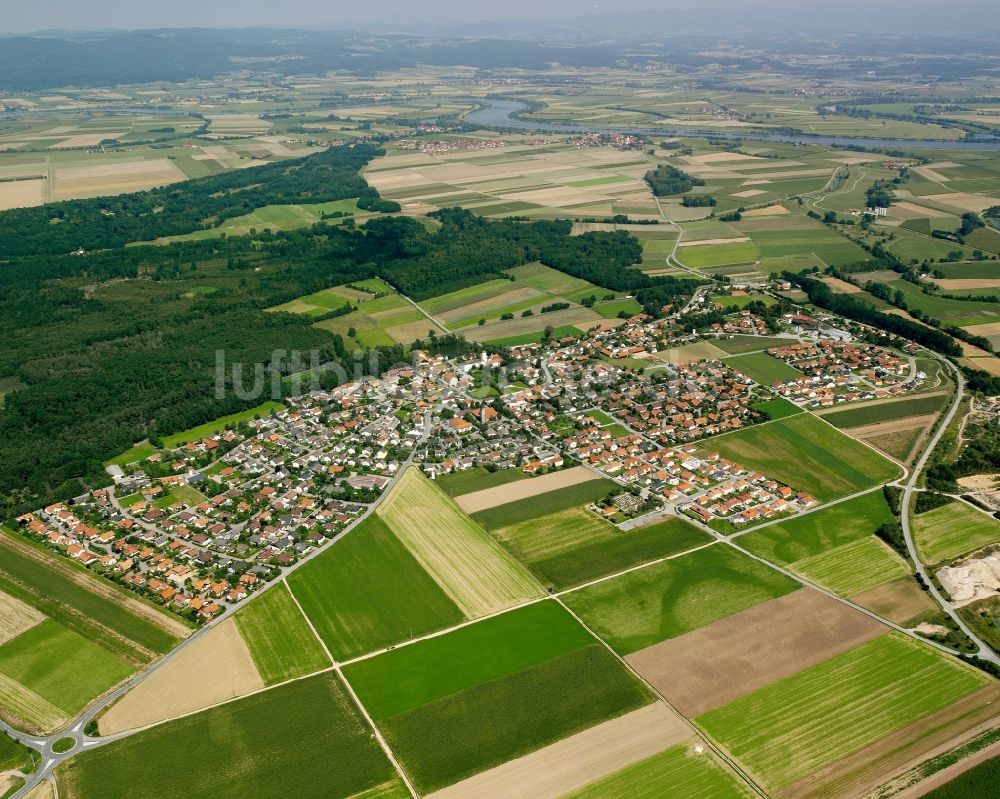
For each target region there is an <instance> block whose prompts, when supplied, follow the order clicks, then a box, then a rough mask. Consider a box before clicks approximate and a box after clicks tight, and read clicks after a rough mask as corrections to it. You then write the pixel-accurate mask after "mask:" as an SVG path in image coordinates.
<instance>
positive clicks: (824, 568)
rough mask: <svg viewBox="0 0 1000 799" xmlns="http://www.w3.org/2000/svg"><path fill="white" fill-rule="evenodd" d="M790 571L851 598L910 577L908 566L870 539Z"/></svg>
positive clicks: (801, 562)
mask: <svg viewBox="0 0 1000 799" xmlns="http://www.w3.org/2000/svg"><path fill="white" fill-rule="evenodd" d="M791 569H792V571H794V572H795V573H796V574H800V575H802V576H803V577H805V578H806V579H807V580H810V581H812V582H814V583H818V584H819V585H821V586H823V587H824V588H826V589H828V590H830V591H833V592H835V593H837V594H840V595H841V596H852V595H853V594H857V593H859V592H861V591H865V590H867V589H869V588H874V587H875V586H877V585H881V584H882V583H885V582H890V581H892V580H898V579H901V578H903V577H907V576H909V574H910V566H909V564H908V563H907V562H906V561H904V560H903V559H902V558H901V557H900V556H899V555H897V554H896V553H895V552H894V551H893V550H891V549H890V548H889V546H888V545H887V544H885V543H884V542H883V541H881V540H880V539H878V538H876V537H875V536H873V535H870V536H866V537H864V538H859V539H857V540H856V541H852V542H851V543H849V544H843V545H841V546H839V547H835V548H834V549H831V550H829V551H828V552H824V553H823V554H821V555H814V556H812V557H811V558H804V559H803V560H799V561H796V562H795V563H793V564H791Z"/></svg>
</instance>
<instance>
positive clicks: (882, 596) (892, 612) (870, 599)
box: [850, 577, 937, 625]
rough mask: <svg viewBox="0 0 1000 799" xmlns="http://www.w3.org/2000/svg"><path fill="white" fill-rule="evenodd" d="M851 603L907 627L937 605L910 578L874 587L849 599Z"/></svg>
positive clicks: (934, 609) (935, 608)
mask: <svg viewBox="0 0 1000 799" xmlns="http://www.w3.org/2000/svg"><path fill="white" fill-rule="evenodd" d="M850 600H851V602H853V603H854V604H856V605H860V606H861V607H863V608H868V610H870V611H872V612H873V613H877V614H878V615H879V616H882V617H884V618H886V619H888V620H889V621H892V622H895V623H896V624H902V625H907V624H910V623H911V622H912V621H913V620H914V619H916V618H918V617H920V616H923V615H924V614H925V613H929V612H934V611H936V610H937V605H936V604H935V602H934V600H933V599H931V598H930V597H929V596H928V595H927V594H926V592H924V591H921V590H920V586H918V585H917V583H916V581H915V580H913V579H912V578H910V577H903V578H900V579H899V580H892V581H891V582H888V583H882V585H876V586H875V587H874V588H869V589H867V590H865V591H861V592H860V593H858V594H854V596H852V597H850Z"/></svg>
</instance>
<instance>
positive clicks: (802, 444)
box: [701, 413, 899, 502]
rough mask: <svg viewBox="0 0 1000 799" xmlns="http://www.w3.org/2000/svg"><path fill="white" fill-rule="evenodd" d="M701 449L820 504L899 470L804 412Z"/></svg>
mask: <svg viewBox="0 0 1000 799" xmlns="http://www.w3.org/2000/svg"><path fill="white" fill-rule="evenodd" d="M701 447H702V449H704V450H706V451H718V452H720V453H721V454H722V455H723V457H726V458H731V459H733V460H735V461H738V462H740V463H742V464H744V465H745V466H748V467H750V468H751V469H759V470H760V471H762V472H764V473H765V474H767V475H769V476H771V477H773V478H774V479H776V480H780V481H782V482H783V483H786V484H788V485H790V486H792V487H793V488H796V489H798V490H800V491H806V492H808V493H809V494H812V495H813V496H814V497H816V498H817V499H819V500H820V501H824V502H825V501H829V500H831V499H836V498H838V497H842V496H847V495H849V494H853V493H855V492H857V491H861V490H864V489H866V488H871V487H872V486H875V485H879V484H880V483H884V482H886V481H888V480H891V479H893V478H894V477H896V476H898V474H899V467H897V466H896V465H895V464H893V463H892V462H890V461H888V460H886V459H885V458H883V457H882V456H881V455H879V454H878V453H877V452H875V451H874V450H872V449H870V448H869V447H867V446H865V445H864V444H859V443H858V442H857V441H855V440H854V439H852V438H849V437H848V436H846V435H844V434H843V433H841V432H839V431H837V430H836V429H835V428H833V427H831V426H830V425H828V424H826V423H825V422H823V421H821V420H819V419H817V418H816V417H815V416H813V415H812V414H810V413H803V414H799V415H798V416H791V417H789V418H787V419H780V420H778V421H774V422H769V423H768V424H764V425H758V426H756V427H752V428H747V429H745V430H739V431H737V432H735V433H726V434H723V435H720V436H715V437H714V438H711V439H708V440H707V441H703V442H702V443H701Z"/></svg>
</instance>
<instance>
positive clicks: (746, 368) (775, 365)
mask: <svg viewBox="0 0 1000 799" xmlns="http://www.w3.org/2000/svg"><path fill="white" fill-rule="evenodd" d="M722 362H723V363H724V364H726V366H729V367H731V368H732V369H735V370H736V371H737V372H741V373H742V374H745V375H746V376H747V377H749V378H750V379H751V380H754V381H756V382H758V383H760V384H761V385H763V386H770V385H772V384H774V383H777V382H784V381H785V380H795V379H796V378H799V377H802V372H800V371H799V370H798V369H795V368H793V367H791V366H789V365H788V364H787V363H785V362H784V361H779V360H778V359H777V358H774V357H772V356H770V355H768V354H767V353H766V352H755V353H751V354H750V355H737V356H735V357H733V358H724V359H723V361H722Z"/></svg>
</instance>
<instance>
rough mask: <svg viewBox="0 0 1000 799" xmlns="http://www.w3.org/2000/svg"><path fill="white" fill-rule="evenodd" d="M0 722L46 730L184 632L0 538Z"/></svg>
mask: <svg viewBox="0 0 1000 799" xmlns="http://www.w3.org/2000/svg"><path fill="white" fill-rule="evenodd" d="M0 600H2V602H0V606H2V607H3V608H4V610H5V621H4V624H3V625H2V627H0V629H2V632H3V635H2V643H0V716H2V717H3V718H5V719H7V720H9V721H11V722H13V723H15V724H19V725H22V726H24V727H26V728H28V729H32V730H42V731H44V730H51V729H54V728H56V727H58V726H59V725H60V724H61V723H63V722H65V721H66V720H68V719H69V718H71V717H72V716H74V715H76V714H77V713H78V712H79V711H81V710H82V709H83V708H84V707H86V706H87V705H88V704H89V703H90V702H91V701H92V700H94V699H95V698H97V697H98V696H100V695H101V694H103V693H105V692H106V691H107V690H109V689H110V688H112V687H113V686H114V685H116V684H118V683H119V682H121V681H122V680H124V679H125V678H126V677H128V676H129V675H131V674H132V673H133V672H135V671H136V670H137V669H138V668H141V667H142V666H144V665H146V664H148V663H150V662H152V661H153V660H154V659H155V658H156V657H158V656H159V655H160V654H162V653H164V652H166V651H168V650H169V649H171V648H172V647H173V646H174V645H175V644H177V643H179V642H180V640H181V639H182V638H183V637H185V636H186V635H187V634H188V632H189V628H188V627H187V626H186V625H185V624H183V623H182V622H181V621H180V620H179V619H175V618H173V617H170V616H167V615H166V614H164V613H163V612H162V611H160V610H159V609H157V608H155V607H154V606H153V605H151V604H147V603H145V602H143V601H141V600H139V599H136V598H133V597H131V596H129V595H128V594H127V593H126V592H124V591H123V590H121V589H118V588H117V587H115V586H112V585H110V584H105V583H102V582H99V581H98V580H97V579H95V578H94V577H93V576H92V575H90V574H87V573H86V572H85V571H84V570H83V569H82V568H79V570H78V569H77V568H73V565H72V564H69V563H66V562H65V561H63V560H61V559H60V560H56V559H55V558H54V557H53V556H51V555H49V554H48V553H45V552H43V551H41V550H40V549H38V548H36V547H34V546H32V545H31V544H28V543H26V542H23V541H21V540H19V539H18V538H16V537H14V536H12V535H11V536H8V535H7V534H6V533H0Z"/></svg>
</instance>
